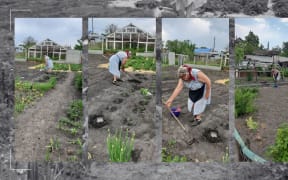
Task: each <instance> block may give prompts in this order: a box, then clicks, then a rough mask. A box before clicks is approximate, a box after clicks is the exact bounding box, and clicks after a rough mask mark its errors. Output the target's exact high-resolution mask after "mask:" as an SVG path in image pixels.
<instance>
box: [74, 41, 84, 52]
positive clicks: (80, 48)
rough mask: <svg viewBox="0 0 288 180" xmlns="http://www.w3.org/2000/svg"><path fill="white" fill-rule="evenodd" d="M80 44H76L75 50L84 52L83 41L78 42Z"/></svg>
mask: <svg viewBox="0 0 288 180" xmlns="http://www.w3.org/2000/svg"><path fill="white" fill-rule="evenodd" d="M77 43H78V44H75V46H74V49H75V50H82V49H83V43H82V41H81V40H77Z"/></svg>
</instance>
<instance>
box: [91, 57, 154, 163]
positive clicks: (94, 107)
mask: <svg viewBox="0 0 288 180" xmlns="http://www.w3.org/2000/svg"><path fill="white" fill-rule="evenodd" d="M107 63H108V57H104V56H102V55H89V70H88V74H89V80H88V84H89V90H88V114H89V125H90V127H89V141H88V146H89V147H88V151H89V152H90V153H91V154H92V158H93V160H95V161H98V162H107V161H109V158H108V152H107V145H106V138H107V135H108V129H109V130H110V132H111V133H112V134H113V133H115V131H116V130H117V129H118V130H119V129H120V128H123V129H124V130H125V129H128V130H129V132H130V133H132V132H135V134H136V136H135V145H134V147H135V152H133V156H134V160H135V161H153V159H154V158H155V157H157V154H155V153H156V152H155V151H156V146H157V144H156V135H155V133H156V127H155V119H154V114H155V110H156V109H155V107H156V106H155V86H156V84H155V73H151V72H150V73H149V72H146V73H145V72H142V73H140V72H128V73H129V75H127V74H124V73H122V74H121V79H122V80H123V82H119V81H118V85H119V86H115V85H113V84H112V79H113V76H112V74H110V73H109V71H108V69H107V67H108V64H107ZM99 65H100V66H103V67H99ZM141 88H147V89H149V91H150V92H151V93H152V96H147V97H145V96H143V95H142V94H141V93H140V89H141ZM136 155H137V157H136Z"/></svg>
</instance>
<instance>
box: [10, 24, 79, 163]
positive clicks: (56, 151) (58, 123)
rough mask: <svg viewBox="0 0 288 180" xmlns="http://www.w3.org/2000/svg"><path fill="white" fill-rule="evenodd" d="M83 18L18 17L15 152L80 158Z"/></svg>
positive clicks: (24, 156)
mask: <svg viewBox="0 0 288 180" xmlns="http://www.w3.org/2000/svg"><path fill="white" fill-rule="evenodd" d="M81 37H82V18H15V42H14V44H15V58H14V62H15V94H14V103H15V104H14V127H15V129H14V142H13V155H14V157H15V161H18V162H31V161H40V162H44V161H45V162H50V161H52V162H58V161H79V160H81V153H82V137H81V129H82V124H83V122H82V121H83V105H82V64H81V50H82V47H81V44H80V41H79V40H80V39H81Z"/></svg>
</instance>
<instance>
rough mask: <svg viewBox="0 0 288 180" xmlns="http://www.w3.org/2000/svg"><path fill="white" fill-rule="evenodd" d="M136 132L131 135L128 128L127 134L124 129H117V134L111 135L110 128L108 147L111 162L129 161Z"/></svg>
mask: <svg viewBox="0 0 288 180" xmlns="http://www.w3.org/2000/svg"><path fill="white" fill-rule="evenodd" d="M134 137H135V133H133V134H132V136H131V137H129V134H128V130H127V131H126V133H125V135H124V133H123V132H122V129H120V130H119V131H117V130H116V133H115V135H111V134H110V131H109V130H108V137H107V149H108V154H109V159H110V161H111V162H128V161H130V159H131V153H132V150H133V149H134Z"/></svg>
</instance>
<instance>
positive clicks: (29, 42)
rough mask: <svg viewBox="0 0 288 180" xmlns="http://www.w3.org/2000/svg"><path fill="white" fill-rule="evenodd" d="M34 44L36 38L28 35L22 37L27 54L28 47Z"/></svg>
mask: <svg viewBox="0 0 288 180" xmlns="http://www.w3.org/2000/svg"><path fill="white" fill-rule="evenodd" d="M35 44H36V40H35V39H34V38H33V37H31V36H28V37H27V38H26V39H24V41H23V48H24V49H25V54H28V49H29V48H30V47H32V46H34V45H35ZM27 58H28V56H27Z"/></svg>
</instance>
